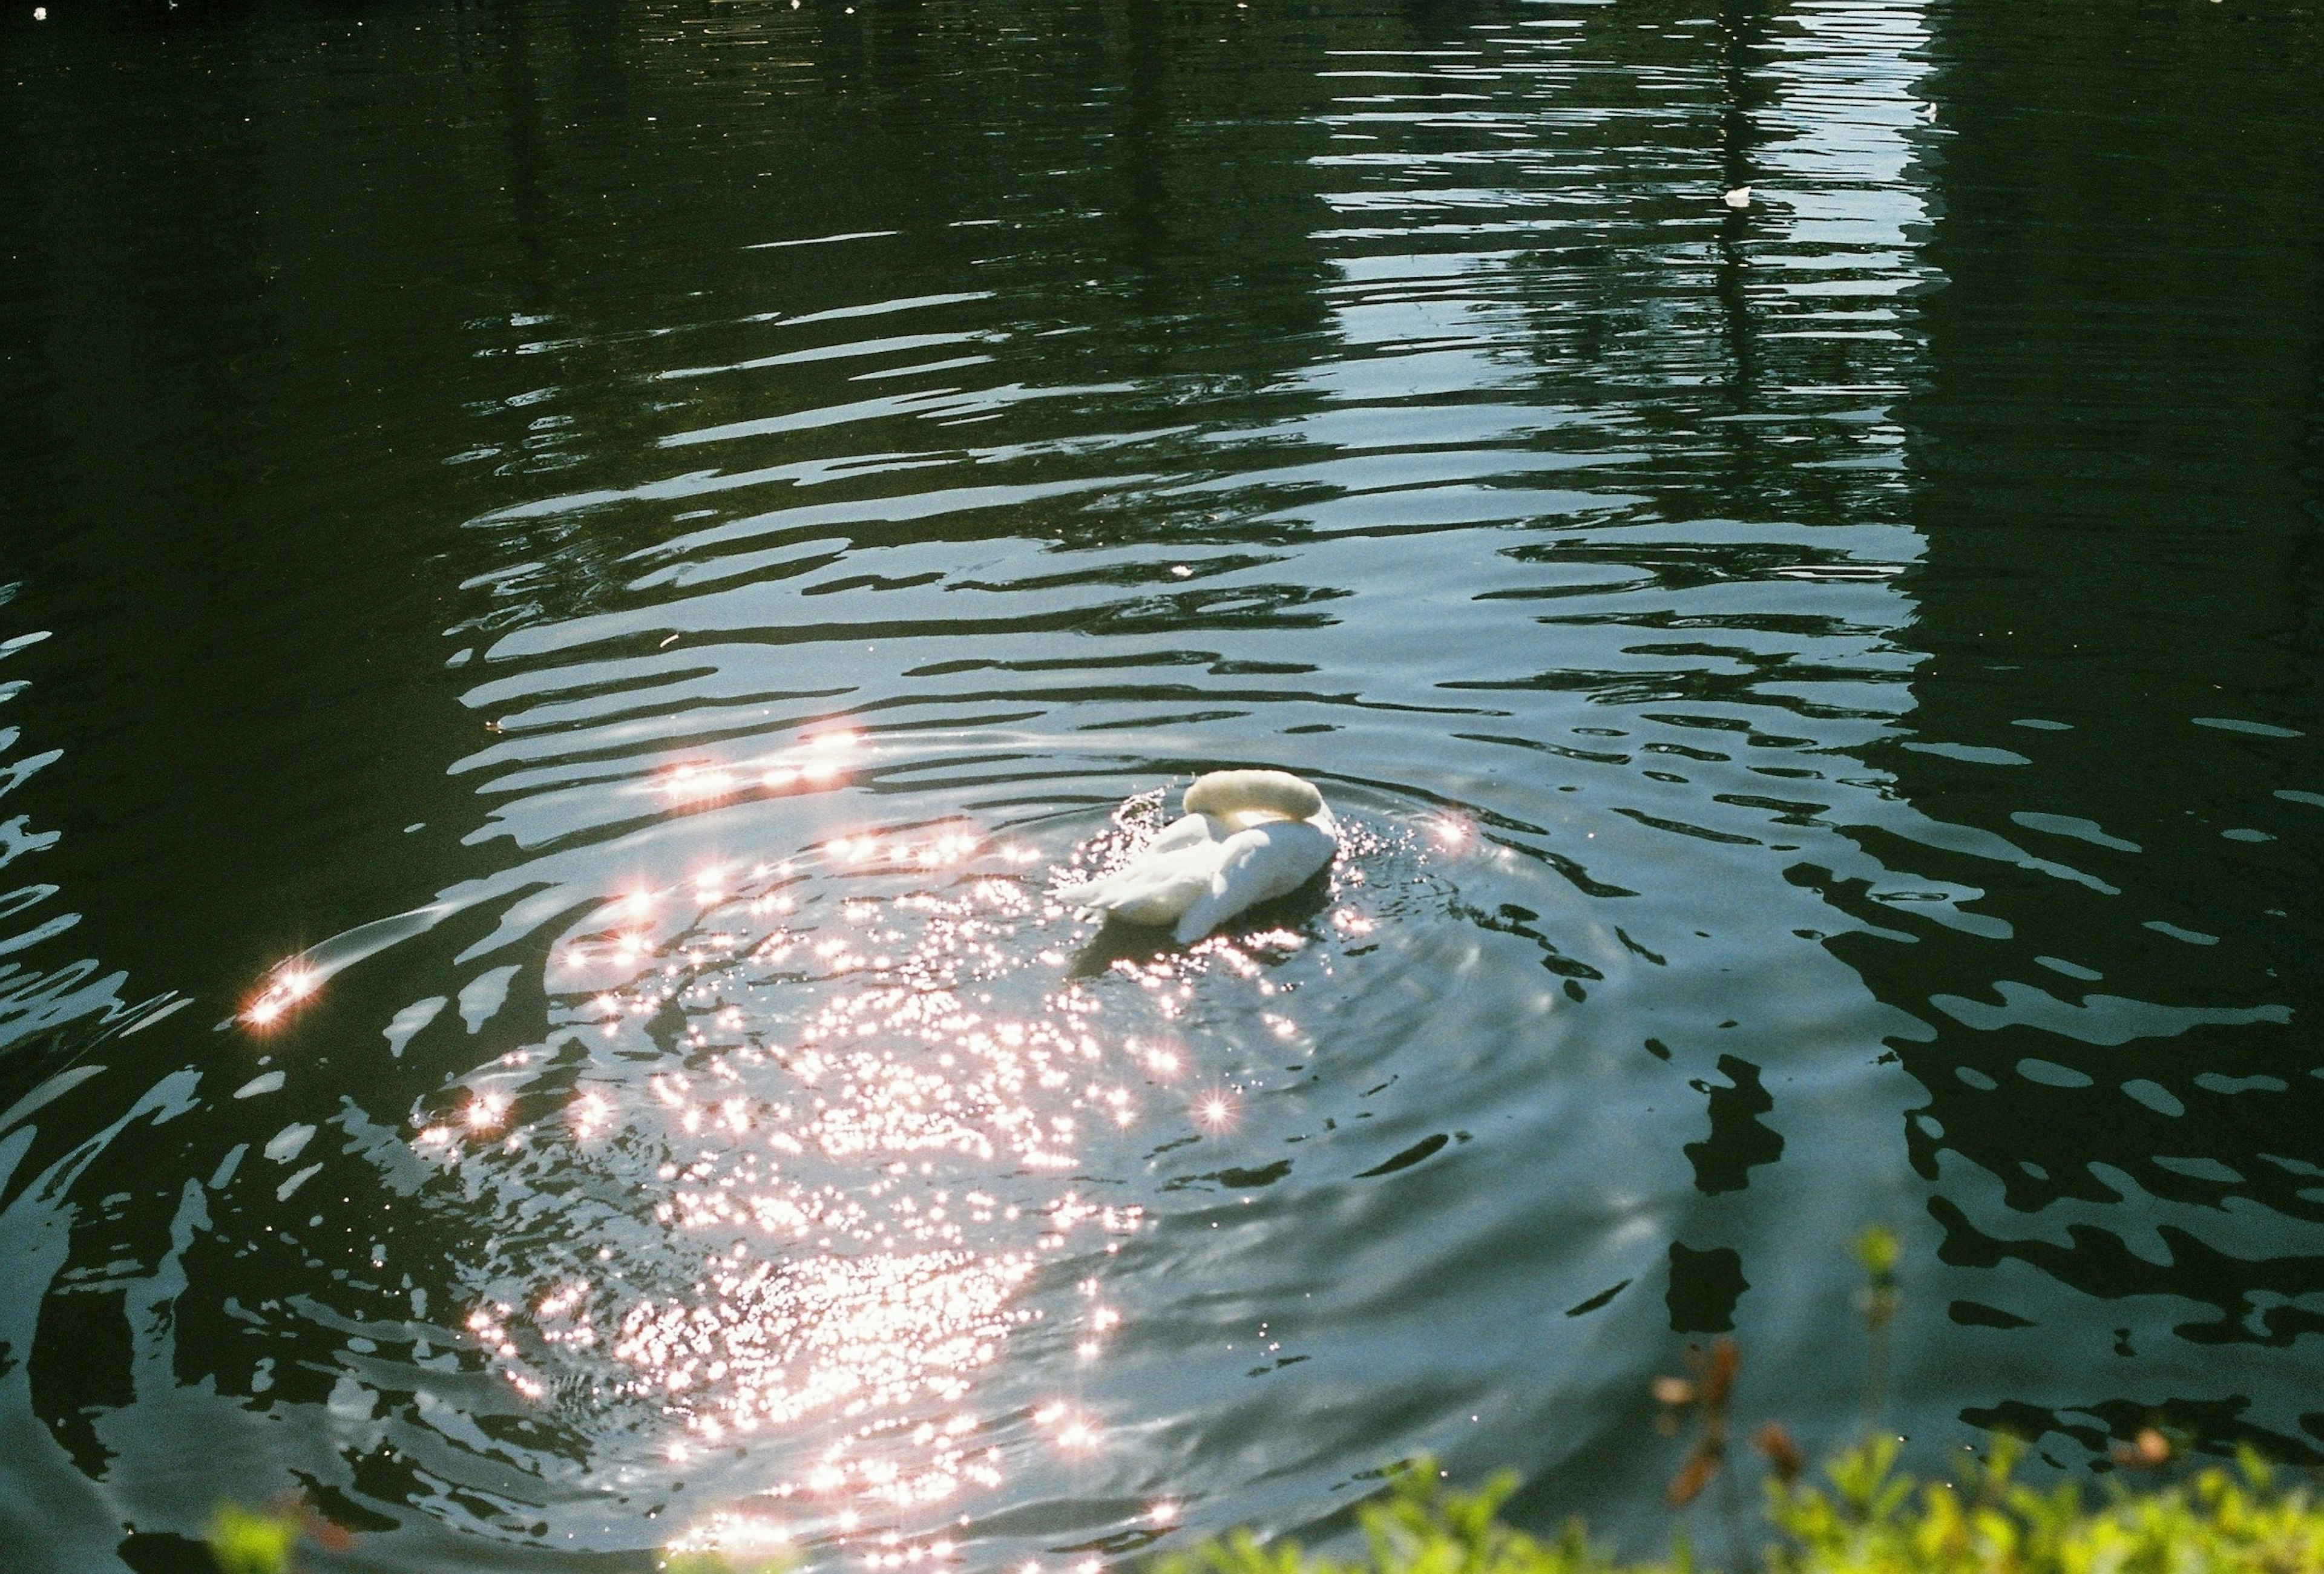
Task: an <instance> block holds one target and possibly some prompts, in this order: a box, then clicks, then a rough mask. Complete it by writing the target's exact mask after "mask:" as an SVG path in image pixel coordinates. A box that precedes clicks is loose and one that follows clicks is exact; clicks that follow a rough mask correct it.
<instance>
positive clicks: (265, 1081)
mask: <svg viewBox="0 0 2324 1574" xmlns="http://www.w3.org/2000/svg"><path fill="white" fill-rule="evenodd" d="M281 1091H282V1073H281V1072H261V1073H260V1074H259V1075H257V1076H254V1077H253V1078H251V1079H250V1081H248V1082H244V1083H243V1084H242V1086H240V1087H239V1088H236V1089H235V1091H234V1096H235V1098H237V1099H255V1098H257V1097H258V1095H259V1094H261V1093H279V1092H281Z"/></svg>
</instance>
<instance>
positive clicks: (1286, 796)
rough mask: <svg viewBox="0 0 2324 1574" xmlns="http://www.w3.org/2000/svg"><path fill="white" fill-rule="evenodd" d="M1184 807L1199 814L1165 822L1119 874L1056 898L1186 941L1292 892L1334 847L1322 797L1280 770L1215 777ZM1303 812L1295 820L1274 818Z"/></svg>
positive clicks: (1335, 836) (1191, 793)
mask: <svg viewBox="0 0 2324 1574" xmlns="http://www.w3.org/2000/svg"><path fill="white" fill-rule="evenodd" d="M1186 803H1187V805H1189V806H1190V807H1194V806H1197V805H1199V807H1200V808H1201V809H1202V810H1203V811H1204V812H1203V813H1197V814H1189V815H1186V816H1185V818H1184V819H1181V820H1176V821H1173V822H1172V823H1171V824H1170V825H1169V826H1168V827H1167V828H1166V829H1165V830H1164V831H1163V832H1162V833H1161V834H1160V835H1158V836H1157V837H1155V838H1154V840H1153V841H1151V842H1148V843H1147V844H1146V845H1145V846H1144V847H1143V848H1141V849H1139V852H1138V855H1137V856H1136V857H1135V858H1133V859H1131V860H1130V861H1129V862H1128V863H1126V864H1124V865H1123V866H1122V867H1121V868H1120V869H1118V870H1115V871H1114V872H1113V873H1111V874H1110V875H1107V876H1105V877H1104V878H1103V879H1094V880H1089V881H1086V882H1084V883H1083V884H1080V885H1074V886H1066V887H1065V888H1062V889H1060V890H1059V891H1058V892H1057V893H1056V894H1057V898H1058V900H1060V901H1063V902H1065V903H1067V904H1069V905H1071V906H1073V907H1082V908H1087V909H1090V910H1093V911H1095V912H1098V913H1102V914H1103V915H1104V916H1106V917H1108V918H1111V919H1117V920H1119V921H1120V922H1122V923H1124V924H1140V925H1156V926H1159V925H1165V924H1167V925H1171V927H1172V931H1173V933H1174V934H1176V936H1177V938H1178V939H1179V941H1180V942H1182V943H1186V942H1192V941H1195V940H1199V939H1201V938H1202V937H1203V935H1205V934H1209V933H1210V932H1211V931H1212V930H1213V929H1215V928H1217V927H1218V926H1219V925H1222V924H1223V923H1225V922H1226V921H1227V920H1228V919H1230V918H1231V917H1233V916H1235V915H1236V914H1238V913H1240V912H1242V911H1243V910H1244V909H1245V908H1248V907H1257V906H1258V905H1259V903H1261V902H1266V901H1271V900H1273V899H1274V898H1275V897H1280V896H1286V895H1288V894H1289V893H1291V892H1293V891H1296V890H1297V889H1298V888H1300V887H1301V886H1303V885H1305V884H1306V883H1307V881H1308V880H1309V879H1313V878H1314V874H1315V871H1316V870H1320V869H1322V868H1323V866H1324V865H1326V864H1328V863H1330V862H1331V861H1332V859H1333V854H1335V853H1336V852H1338V851H1339V848H1340V834H1339V827H1338V825H1337V824H1334V823H1333V819H1332V811H1331V810H1330V809H1329V808H1327V807H1325V806H1324V805H1323V795H1322V794H1320V793H1318V792H1316V790H1315V789H1314V787H1313V786H1311V785H1310V784H1308V783H1306V782H1304V781H1301V780H1300V779H1299V778H1297V777H1296V776H1291V775H1288V774H1286V773H1285V772H1283V771H1273V770H1269V771H1259V770H1239V771H1215V772H1213V773H1212V774H1211V775H1209V776H1205V777H1202V778H1197V779H1196V781H1195V783H1194V786H1193V787H1188V788H1187V789H1186ZM1310 805H1312V806H1313V811H1314V812H1313V813H1312V814H1310V815H1307V816H1306V817H1305V818H1301V819H1294V818H1290V817H1288V816H1287V815H1285V814H1284V812H1283V810H1284V809H1285V808H1286V807H1294V808H1307V807H1309V806H1310Z"/></svg>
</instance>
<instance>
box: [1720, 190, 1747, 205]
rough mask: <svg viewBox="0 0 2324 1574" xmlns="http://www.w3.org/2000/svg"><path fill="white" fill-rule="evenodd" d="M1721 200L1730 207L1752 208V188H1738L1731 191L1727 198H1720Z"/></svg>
mask: <svg viewBox="0 0 2324 1574" xmlns="http://www.w3.org/2000/svg"><path fill="white" fill-rule="evenodd" d="M1720 201H1721V202H1724V203H1725V204H1727V206H1728V207H1750V206H1751V188H1749V187H1748V186H1738V187H1737V188H1735V189H1734V190H1732V191H1729V193H1728V194H1727V195H1726V196H1724V197H1722V198H1720Z"/></svg>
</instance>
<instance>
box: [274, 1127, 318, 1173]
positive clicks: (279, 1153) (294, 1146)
mask: <svg viewBox="0 0 2324 1574" xmlns="http://www.w3.org/2000/svg"><path fill="white" fill-rule="evenodd" d="M314 1139H315V1128H313V1127H311V1126H300V1125H293V1126H286V1127H284V1128H282V1129H281V1130H280V1131H278V1132H276V1133H275V1134H274V1138H273V1140H272V1141H271V1142H269V1143H268V1144H267V1145H266V1156H267V1157H268V1158H271V1159H272V1160H273V1161H274V1162H275V1163H276V1164H289V1163H290V1162H291V1160H292V1159H295V1158H297V1157H298V1156H299V1150H300V1149H301V1148H303V1147H305V1146H307V1145H308V1144H309V1142H312V1141H313V1140H314Z"/></svg>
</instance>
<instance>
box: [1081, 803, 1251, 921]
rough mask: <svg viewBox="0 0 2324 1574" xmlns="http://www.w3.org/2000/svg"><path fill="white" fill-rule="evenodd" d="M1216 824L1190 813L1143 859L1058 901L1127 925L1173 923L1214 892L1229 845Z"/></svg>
mask: <svg viewBox="0 0 2324 1574" xmlns="http://www.w3.org/2000/svg"><path fill="white" fill-rule="evenodd" d="M1217 830H1218V826H1217V825H1216V824H1215V823H1214V822H1213V821H1211V820H1208V819H1206V818H1204V817H1203V815H1187V816H1186V817H1185V818H1184V819H1182V820H1178V821H1176V822H1175V823H1173V824H1171V825H1170V826H1169V827H1168V828H1167V830H1165V831H1164V832H1163V833H1161V834H1160V835H1158V836H1157V837H1155V838H1154V840H1153V841H1151V842H1148V843H1147V844H1146V845H1145V846H1144V847H1143V848H1141V849H1139V853H1138V856H1137V857H1135V858H1133V859H1131V860H1130V861H1129V862H1128V863H1126V864H1124V865H1122V866H1121V867H1120V869H1118V870H1114V871H1113V872H1112V873H1111V874H1110V875H1107V876H1106V877H1104V878H1103V879H1094V880H1089V881H1086V882H1084V883H1083V884H1081V885H1076V886H1065V887H1063V888H1060V889H1059V890H1058V891H1057V893H1056V897H1057V899H1058V900H1059V901H1061V902H1064V903H1065V904H1067V905H1068V906H1070V907H1090V908H1094V909H1096V910H1097V911H1098V912H1101V913H1103V914H1105V915H1106V916H1109V917H1113V918H1119V919H1120V920H1121V921H1122V922H1123V923H1125V924H1167V923H1170V922H1171V921H1172V920H1174V919H1176V917H1177V916H1178V915H1179V914H1181V913H1183V912H1185V910H1186V908H1187V907H1188V906H1189V905H1190V904H1192V903H1194V902H1195V901H1197V900H1199V899H1201V897H1202V896H1203V893H1204V892H1205V891H1207V890H1209V889H1210V888H1211V884H1212V879H1213V876H1214V875H1216V874H1217V872H1218V868H1219V864H1220V861H1222V859H1224V858H1225V857H1226V853H1227V844H1226V842H1224V841H1222V840H1221V839H1219V838H1218V837H1217V836H1216V834H1215V833H1216V832H1217Z"/></svg>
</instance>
